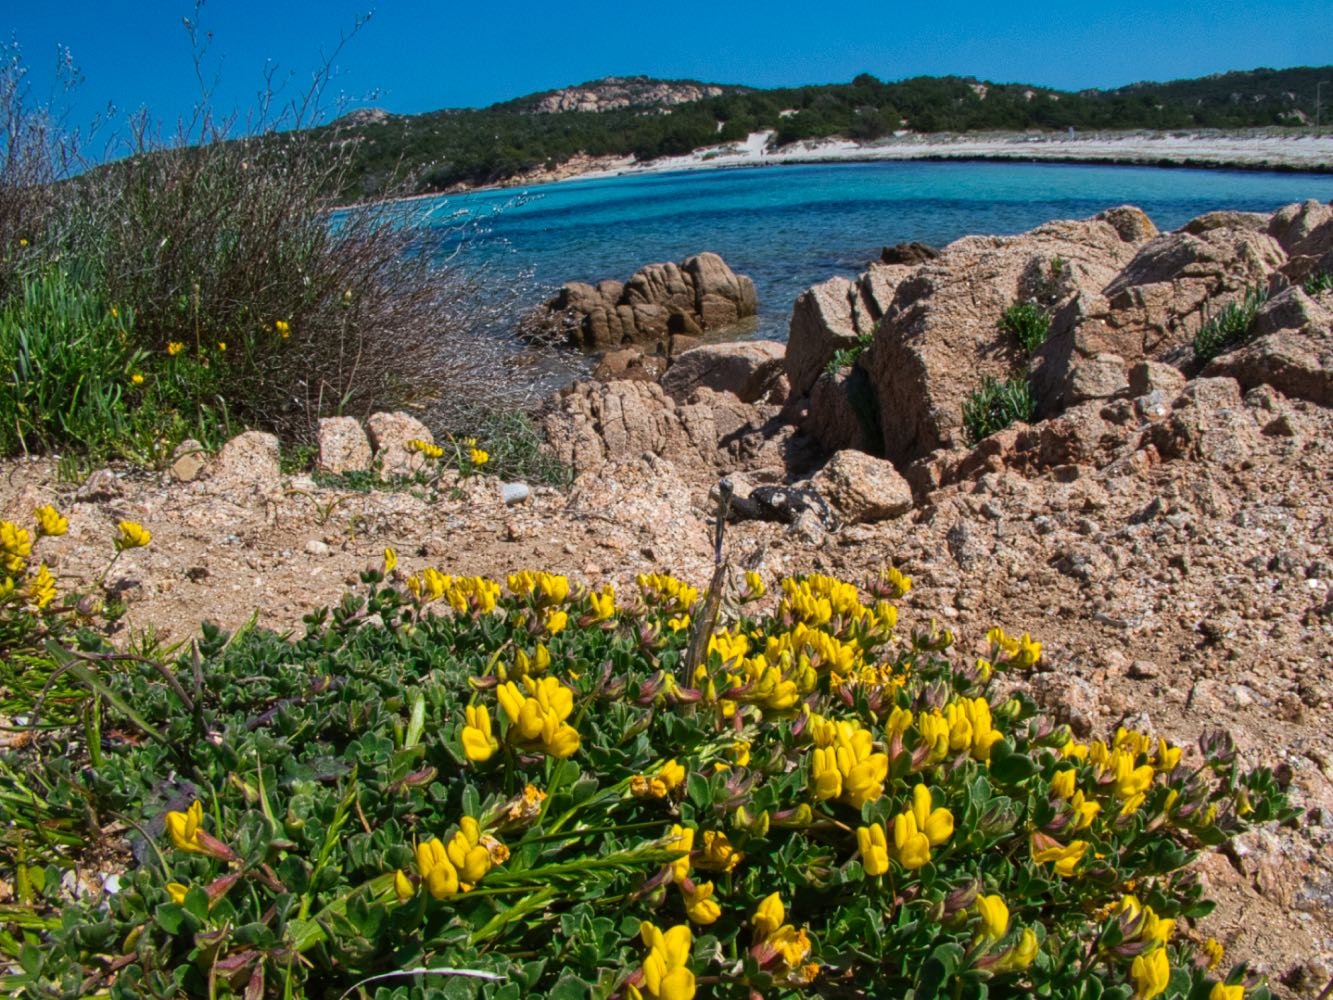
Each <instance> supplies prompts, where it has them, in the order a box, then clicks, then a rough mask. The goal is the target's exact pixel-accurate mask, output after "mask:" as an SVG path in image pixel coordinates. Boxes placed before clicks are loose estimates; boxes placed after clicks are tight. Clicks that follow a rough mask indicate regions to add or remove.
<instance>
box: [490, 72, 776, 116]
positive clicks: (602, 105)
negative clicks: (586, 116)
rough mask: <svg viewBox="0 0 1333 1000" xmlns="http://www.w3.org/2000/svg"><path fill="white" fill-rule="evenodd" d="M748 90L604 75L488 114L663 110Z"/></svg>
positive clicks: (511, 103) (697, 82)
mask: <svg viewBox="0 0 1333 1000" xmlns="http://www.w3.org/2000/svg"><path fill="white" fill-rule="evenodd" d="M751 89H752V88H749V87H734V86H723V85H721V84H716V83H700V82H699V81H698V80H655V79H653V78H652V77H650V76H608V77H607V78H606V79H604V80H593V81H591V82H589V83H581V84H579V85H578V86H577V87H563V88H561V89H560V90H547V91H543V92H542V93H540V94H529V95H528V96H527V97H520V98H517V99H516V100H513V101H508V102H506V103H504V104H496V105H494V106H492V108H491V110H492V111H526V112H530V113H533V114H558V113H560V112H562V111H592V112H602V111H621V110H624V109H642V110H647V109H663V108H672V107H675V106H676V105H678V104H690V103H692V102H694V101H702V100H704V99H705V98H709V97H721V96H722V95H724V94H744V93H749V92H750V90H751Z"/></svg>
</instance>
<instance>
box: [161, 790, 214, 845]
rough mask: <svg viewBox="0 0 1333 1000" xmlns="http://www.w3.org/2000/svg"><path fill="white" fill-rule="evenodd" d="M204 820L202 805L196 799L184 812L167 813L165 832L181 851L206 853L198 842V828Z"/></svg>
mask: <svg viewBox="0 0 1333 1000" xmlns="http://www.w3.org/2000/svg"><path fill="white" fill-rule="evenodd" d="M203 822H204V807H203V805H202V803H200V802H199V800H198V799H196V800H195V801H194V802H192V803H191V804H190V808H189V809H187V810H185V812H176V811H174V810H173V811H171V812H168V813H167V819H166V824H167V834H168V835H169V836H170V837H171V842H172V843H173V844H175V845H176V847H178V848H179V849H180V850H182V851H191V852H193V853H195V854H206V853H208V852H207V851H206V850H205V848H204V847H203V845H202V844H200V842H199V830H200V828H201V827H202V826H203Z"/></svg>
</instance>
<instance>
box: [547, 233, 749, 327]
mask: <svg viewBox="0 0 1333 1000" xmlns="http://www.w3.org/2000/svg"><path fill="white" fill-rule="evenodd" d="M756 309H757V300H756V298H755V291H754V282H753V281H751V280H750V279H749V278H748V277H746V276H745V275H738V274H736V273H735V272H734V271H732V270H731V268H730V267H728V266H727V264H726V262H725V261H724V260H723V259H722V258H721V257H719V256H718V255H717V254H715V253H701V254H695V255H694V256H693V257H687V258H686V259H685V260H684V261H682V262H681V263H680V264H671V263H666V264H649V265H648V266H647V267H644V268H641V269H640V270H638V271H636V272H635V274H634V276H633V277H631V278H630V279H629V281H627V282H625V283H624V284H621V283H620V282H618V281H602V282H599V283H598V284H596V285H589V284H585V283H583V282H578V281H575V282H570V283H569V284H566V285H564V286H562V287H561V289H560V291H559V292H557V293H556V295H555V297H554V298H552V299H551V300H550V301H548V302H547V303H546V304H545V305H543V306H542V307H540V308H539V309H538V310H537V311H536V312H535V313H534V314H533V315H531V316H529V317H528V318H527V319H526V320H525V321H524V330H525V332H526V334H527V335H528V336H529V337H534V338H541V339H546V340H555V341H559V342H566V343H569V344H571V345H572V346H574V347H579V348H582V349H583V350H589V351H597V350H607V349H610V348H616V347H620V346H622V345H624V344H646V345H663V346H665V345H666V344H667V343H668V340H669V338H670V337H671V336H672V335H686V336H698V335H699V334H700V333H705V332H708V331H711V330H721V329H725V328H726V327H729V326H735V325H736V324H737V323H739V322H740V321H741V320H743V319H747V318H748V317H750V316H753V315H754V314H755V312H756Z"/></svg>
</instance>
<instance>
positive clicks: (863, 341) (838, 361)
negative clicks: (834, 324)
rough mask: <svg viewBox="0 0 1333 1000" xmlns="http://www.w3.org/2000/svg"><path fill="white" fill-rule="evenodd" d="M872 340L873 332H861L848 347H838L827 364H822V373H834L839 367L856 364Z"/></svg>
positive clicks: (873, 339) (873, 338)
mask: <svg viewBox="0 0 1333 1000" xmlns="http://www.w3.org/2000/svg"><path fill="white" fill-rule="evenodd" d="M874 342H875V337H874V334H870V333H863V334H861V335H860V336H859V337H857V338H856V343H854V344H852V345H851V346H850V347H840V348H838V349H837V350H836V351H834V352H833V354H832V356H831V357H830V358H829V359H828V364H826V365H825V366H824V374H826V375H836V374H837V373H838V371H839V369H842V368H849V367H851V366H852V365H854V364H856V360H857V359H858V358H859V357H860V356H861V355H862V354H864V353H865V352H866V351H868V350H869V349H870V347H871V345H872V344H874Z"/></svg>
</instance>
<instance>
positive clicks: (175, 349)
mask: <svg viewBox="0 0 1333 1000" xmlns="http://www.w3.org/2000/svg"><path fill="white" fill-rule="evenodd" d="M183 350H185V345H184V344H183V343H181V342H180V341H179V340H169V341H167V354H169V355H170V356H171V357H173V358H174V357H175V356H176V355H177V354H179V353H180V352H181V351H183Z"/></svg>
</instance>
